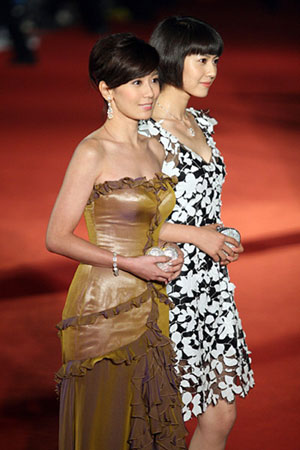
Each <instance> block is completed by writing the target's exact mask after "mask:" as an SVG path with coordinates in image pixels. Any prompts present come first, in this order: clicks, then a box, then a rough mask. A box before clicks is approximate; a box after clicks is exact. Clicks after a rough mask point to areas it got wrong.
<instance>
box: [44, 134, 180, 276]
mask: <svg viewBox="0 0 300 450" xmlns="http://www.w3.org/2000/svg"><path fill="white" fill-rule="evenodd" d="M101 162H102V158H101V149H99V143H98V142H96V141H95V140H94V139H87V140H85V141H83V142H81V143H80V144H79V146H78V147H77V149H76V151H75V152H74V155H73V157H72V159H71V162H70V164H69V167H68V169H67V172H66V175H65V178H64V181H63V184H62V187H61V189H60V192H59V195H58V197H57V200H56V202H55V205H54V208H53V211H52V213H51V217H50V220H49V224H48V229H47V235H46V247H47V249H48V250H49V251H51V252H54V253H58V254H60V255H64V256H67V257H68V258H71V259H74V260H76V261H79V262H82V263H85V264H91V265H93V266H98V267H112V257H113V254H112V253H111V252H109V251H107V250H104V249H101V248H100V247H98V246H97V245H94V244H92V243H91V242H88V241H86V240H85V239H82V238H80V237H79V236H76V235H75V234H74V231H75V229H76V227H77V225H78V222H79V220H80V218H81V216H82V214H83V211H84V208H85V206H86V203H87V201H88V198H89V196H90V193H91V191H92V189H93V186H94V184H95V180H96V179H97V177H99V175H100V173H101ZM117 260H118V267H119V268H120V269H122V270H125V271H128V272H131V273H133V274H135V275H136V276H139V277H141V278H143V279H145V280H157V281H161V282H167V281H168V280H169V279H170V277H171V275H172V273H171V272H164V271H162V270H161V269H159V268H158V267H157V265H156V263H157V262H166V261H167V260H168V258H166V257H164V256H160V257H154V256H141V257H136V258H127V257H125V256H122V255H118V257H117Z"/></svg>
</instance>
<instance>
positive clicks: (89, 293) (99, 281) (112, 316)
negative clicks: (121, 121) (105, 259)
mask: <svg viewBox="0 0 300 450" xmlns="http://www.w3.org/2000/svg"><path fill="white" fill-rule="evenodd" d="M173 183H174V179H173V180H172V179H171V178H169V177H166V176H164V175H162V174H161V173H160V174H157V175H156V176H155V177H154V178H153V179H151V180H147V179H146V178H138V179H131V178H122V179H121V180H118V181H107V182H105V183H103V184H99V185H97V186H95V187H94V189H93V192H92V193H91V196H90V199H89V202H88V204H87V206H86V208H85V219H86V224H87V228H88V233H89V239H90V241H91V242H92V243H94V244H95V245H98V246H99V247H101V248H103V249H106V250H109V251H111V252H117V253H118V254H121V255H125V256H132V257H134V256H139V255H143V254H145V252H146V250H147V249H148V248H149V247H151V246H154V245H158V236H159V230H160V227H161V226H162V224H163V222H164V220H165V219H166V218H167V216H168V215H169V214H170V212H171V210H172V208H173V206H174V204H175V197H174V193H173V190H172V185H173ZM169 305H170V301H169V300H168V298H167V297H166V294H165V289H164V287H163V286H161V285H160V284H154V283H147V282H146V281H144V280H142V279H140V278H137V277H136V276H134V275H132V274H130V273H128V272H124V271H122V270H119V276H117V277H116V276H114V274H113V271H112V269H111V268H100V267H95V266H91V265H86V264H80V265H79V266H78V269H77V271H76V273H75V276H74V278H73V281H72V283H71V286H70V289H69V292H68V296H67V300H66V303H65V307H64V310H63V316H62V321H61V322H60V323H59V324H58V325H57V328H58V329H59V334H60V338H61V343H62V355H63V365H62V367H61V369H60V371H59V372H58V374H57V380H58V383H59V387H60V450H71V449H76V450H98V449H105V450H119V449H120V450H122V449H124V450H125V449H129V448H141V449H142V448H143V449H146V448H147V449H148V448H149V449H151V448H157V449H159V448H164V447H163V446H164V445H166V442H169V443H168V446H169V447H167V448H174V449H175V448H184V434H185V430H184V427H183V425H182V417H181V403H180V396H179V394H178V383H177V381H176V376H175V372H174V354H173V350H172V348H171V345H170V341H169V339H168V338H167V337H166V336H168V324H169V321H168V317H169ZM150 368H151V369H150ZM149 370H150V372H149ZM149 373H152V375H151V376H149ZM147 374H148V375H147ZM155 377H157V379H155ZM134 380H135V381H134ZM138 380H140V381H143V380H145V383H146V384H144V381H143V383H142V385H141V386H140V387H139V388H136V389H134V388H133V386H137V385H139V382H140V381H138ZM156 385H157V386H156ZM145 386H147V388H145ZM145 390H147V391H149V393H148V394H149V398H146V397H147V396H146V397H145ZM151 391H155V392H151ZM164 396H165V398H164V400H163V401H160V400H159V398H161V397H164ZM133 399H135V400H133ZM145 401H146V403H147V404H148V407H147V408H146V407H145ZM165 402H166V403H165ZM91 405H92V406H91ZM143 405H144V406H143ZM149 405H150V406H149ZM116 406H117V410H115V408H116ZM136 409H138V410H139V413H138V414H136V413H133V411H134V410H136ZM147 410H149V411H150V410H151V411H152V412H151V417H152V418H153V417H156V419H155V423H156V425H155V427H154V428H157V430H156V432H155V433H154V435H153V434H152V433H153V430H152V428H153V425H150V423H151V422H152V421H153V420H154V419H151V420H150V417H149V416H148V415H147ZM112 414H113V416H114V417H112ZM116 414H117V416H116ZM87 417H89V418H90V419H88V420H87ZM116 417H117V418H118V425H117V424H116V423H115V420H116ZM163 417H164V418H163ZM91 423H92V424H94V425H93V426H91ZM96 424H97V425H96ZM114 427H117V430H118V431H116V430H114V431H112V430H113V428H114ZM151 430H152V431H151ZM111 433H113V434H112V436H111ZM172 440H173V444H172V446H171V441H172ZM160 442H161V444H160ZM160 445H162V446H161V447H160Z"/></svg>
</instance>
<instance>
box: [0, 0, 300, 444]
mask: <svg viewBox="0 0 300 450" xmlns="http://www.w3.org/2000/svg"><path fill="white" fill-rule="evenodd" d="M173 14H186V15H194V16H196V17H198V18H200V19H202V20H204V21H206V22H208V23H210V24H212V25H213V26H214V27H216V28H217V30H218V31H219V32H220V33H221V35H222V37H223V39H224V41H225V51H224V55H223V56H222V58H221V61H220V64H219V73H218V77H217V80H216V82H215V83H214V85H213V87H212V88H211V91H210V93H209V96H208V97H207V98H206V99H192V101H191V105H192V106H194V107H196V108H203V109H207V108H209V109H210V113H211V115H212V116H213V117H216V119H217V120H218V123H219V124H218V126H217V127H216V135H215V139H216V141H217V146H218V148H220V150H221V151H222V154H223V155H224V158H225V161H226V165H227V171H228V176H227V179H226V183H225V186H224V192H223V215H222V219H223V222H224V223H225V224H227V225H229V226H235V227H236V228H238V229H239V230H240V231H241V233H242V238H243V243H244V246H245V250H246V251H245V253H244V254H243V256H242V257H241V258H240V260H239V262H237V263H235V264H233V265H231V266H230V275H231V278H232V280H233V282H234V283H235V284H236V285H237V289H236V301H237V304H238V309H239V311H240V315H241V318H242V322H243V325H244V328H245V330H246V332H247V341H248V346H249V348H250V349H251V350H252V351H253V368H254V371H255V377H256V387H255V389H254V390H253V391H252V392H251V393H250V394H249V396H248V398H247V399H246V400H238V402H237V403H238V419H237V422H236V425H235V427H234V429H233V431H232V433H231V435H230V438H229V441H228V445H227V449H228V450H296V449H297V450H298V448H299V436H298V434H299V432H298V428H299V418H300V417H299V410H300V404H299V403H300V401H299V400H300V396H299V392H300V377H299V372H300V357H299V345H300V338H299V329H300V323H299V317H300V315H299V290H300V282H299V256H300V201H299V199H300V177H299V168H300V153H299V140H300V133H299V97H300V95H299V93H300V84H299V79H300V61H299V2H297V1H292V0H290V1H289V0H287V1H280V0H277V1H268V0H265V1H263V0H253V1H244V2H241V1H236V0H233V1H231V2H228V1H221V0H194V1H193V0H176V1H175V0H174V1H170V0H160V1H159V0H152V1H151V2H150V1H147V2H145V1H144V2H138V1H133V0H131V1H130V0H128V1H121V0H98V1H96V0H85V1H83V0H73V1H61V0H60V1H59V0H53V1H51V0H27V1H26V0H9V1H8V0H1V2H0V136H1V141H0V142H1V151H0V187H1V189H0V198H1V207H2V208H1V221H0V248H1V260H0V341H1V362H2V377H1V382H0V421H1V433H0V445H1V448H2V449H5V450H6V449H8V450H55V449H56V448H57V428H58V427H57V425H58V401H57V399H56V394H55V383H54V374H55V371H56V370H58V368H59V366H60V344H59V340H58V338H57V335H56V330H55V324H56V323H57V322H59V321H60V316H61V311H62V308H63V304H64V300H65V296H66V291H67V288H68V285H69V283H70V280H71V278H72V274H73V272H74V270H75V268H76V264H75V263H73V262H72V261H69V260H67V259H64V258H62V257H59V256H55V255H52V254H49V253H47V252H46V250H45V247H44V236H45V231H46V226H47V222H48V218H49V214H50V211H51V209H52V206H53V203H54V200H55V198H56V195H57V192H58V189H59V186H60V184H61V182H62V178H63V175H64V172H65V169H66V167H67V164H68V161H69V159H70V157H71V155H72V152H73V150H74V148H75V147H76V145H77V143H78V142H79V141H80V140H81V139H82V138H83V137H84V136H86V135H87V134H88V133H89V132H90V131H92V130H93V129H95V128H97V127H99V126H100V125H101V123H102V122H103V119H104V116H103V103H102V102H101V99H100V96H99V95H98V94H97V92H95V91H93V89H92V88H91V86H90V84H89V81H88V73H87V61H88V55H89V52H90V49H91V47H92V45H93V43H94V42H95V40H96V39H97V38H98V37H99V36H102V35H103V34H106V33H114V32H120V31H132V32H134V33H136V34H137V35H138V36H139V37H142V38H144V39H148V38H149V36H150V34H151V31H152V29H153V28H154V26H155V24H156V23H157V22H158V21H159V20H160V19H162V18H164V17H166V16H168V15H173ZM78 232H79V233H80V234H81V235H82V236H85V235H86V234H85V233H86V232H85V228H84V224H83V223H81V224H80V226H79V231H78ZM117 426H118V424H116V427H117ZM194 426H195V420H192V421H190V422H189V423H188V424H187V427H188V430H189V431H190V432H192V430H193V428H194ZM189 438H190V436H189ZM189 438H188V440H189ZM86 450H89V449H86ZM101 450H102V449H101ZM103 450H105V449H103ZM116 450H118V449H116Z"/></svg>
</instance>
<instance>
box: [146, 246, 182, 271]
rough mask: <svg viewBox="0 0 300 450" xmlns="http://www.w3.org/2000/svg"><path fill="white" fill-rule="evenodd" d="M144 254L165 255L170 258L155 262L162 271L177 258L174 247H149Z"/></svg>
mask: <svg viewBox="0 0 300 450" xmlns="http://www.w3.org/2000/svg"><path fill="white" fill-rule="evenodd" d="M146 255H150V256H167V257H168V258H171V259H170V260H169V261H168V262H166V263H157V265H158V267H159V268H160V269H161V270H164V271H166V270H167V269H168V266H169V265H170V263H171V261H173V260H174V259H177V258H178V253H177V250H176V249H175V248H174V247H151V248H149V250H147V251H146Z"/></svg>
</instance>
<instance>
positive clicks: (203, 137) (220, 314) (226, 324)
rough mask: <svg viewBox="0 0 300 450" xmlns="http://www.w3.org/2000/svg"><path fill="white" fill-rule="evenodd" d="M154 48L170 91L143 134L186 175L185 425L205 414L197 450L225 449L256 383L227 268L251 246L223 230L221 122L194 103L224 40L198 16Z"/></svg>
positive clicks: (178, 340) (181, 304) (182, 191)
mask: <svg viewBox="0 0 300 450" xmlns="http://www.w3.org/2000/svg"><path fill="white" fill-rule="evenodd" d="M150 43H151V45H153V46H154V47H155V48H156V49H157V51H158V53H159V55H160V66H159V74H160V81H161V85H162V90H161V93H160V96H159V98H158V101H157V103H156V106H155V109H154V112H153V116H152V119H150V120H149V121H146V122H143V123H141V124H140V132H141V133H145V134H148V135H151V136H156V138H157V139H158V140H159V141H160V142H161V144H162V145H163V146H164V148H165V154H166V158H165V162H164V166H163V172H164V173H166V174H167V175H169V176H174V175H175V176H177V177H178V184H177V185H176V187H175V194H176V205H175V208H174V210H173V213H172V214H171V216H170V218H169V222H171V224H172V225H170V224H168V223H167V224H164V226H163V229H162V232H161V235H160V236H161V238H162V239H163V238H164V235H163V233H164V231H165V232H167V231H168V233H167V236H168V240H169V241H170V240H173V242H181V243H182V244H179V245H180V246H181V248H182V250H183V252H184V254H185V262H184V266H183V270H182V272H181V275H180V277H179V278H177V280H174V281H172V282H171V283H170V285H169V291H168V294H169V296H170V298H171V299H172V300H173V302H174V303H175V305H176V307H175V309H173V310H172V311H171V312H170V336H171V339H172V340H173V342H174V343H175V348H176V352H177V358H178V363H179V370H180V373H181V390H182V393H183V397H182V398H183V402H184V410H183V411H184V419H185V420H189V419H190V418H191V417H192V416H193V415H194V416H197V418H198V426H197V427H196V430H195V433H194V435H193V437H192V440H191V444H190V450H196V449H197V450H199V449H201V450H221V449H224V448H225V445H226V440H227V437H228V434H229V432H230V430H231V428H232V426H233V424H234V421H235V417H236V405H235V396H236V395H239V396H241V397H244V396H245V395H246V394H247V393H248V391H249V390H250V388H251V387H253V386H254V380H253V372H252V370H251V367H250V363H251V360H250V358H249V351H248V348H247V345H246V342H245V333H244V331H243V329H242V326H241V321H240V319H239V315H238V311H237V308H236V305H235V302H234V295H233V294H234V285H233V283H231V281H230V279H229V276H228V271H227V267H226V266H227V264H228V263H230V262H232V261H235V260H237V259H238V256H239V253H241V252H242V251H243V247H242V245H241V244H238V243H237V242H236V241H235V240H234V239H233V238H229V237H226V238H225V236H224V235H223V234H221V233H220V232H218V231H217V226H218V225H220V223H221V218H220V209H221V189H222V185H223V182H224V178H225V173H226V172H225V165H224V162H223V158H222V156H221V154H220V152H219V150H218V149H217V148H216V144H215V141H214V139H213V129H214V125H216V123H217V122H216V121H215V120H214V119H213V118H211V117H210V116H209V115H208V114H207V113H205V112H204V111H196V110H195V109H193V108H188V109H187V104H188V102H189V100H190V97H191V96H195V97H198V98H202V97H206V96H207V94H208V91H209V87H210V86H211V84H212V83H213V81H214V80H215V78H216V75H217V63H218V60H219V57H220V55H221V53H222V50H223V41H222V39H221V37H220V35H219V34H218V33H217V32H216V30H214V29H213V28H212V27H210V26H209V25H207V24H205V23H203V22H200V21H199V20H197V19H194V18H191V17H170V18H168V19H166V20H164V21H163V22H161V23H160V24H159V25H158V26H157V27H156V29H155V30H154V32H153V34H152V37H151V39H150ZM174 224H176V225H174ZM187 225H188V227H187ZM229 225H233V224H229ZM170 238H172V239H170ZM228 243H229V244H231V245H232V246H233V247H230V246H228V245H227V244H228Z"/></svg>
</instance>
